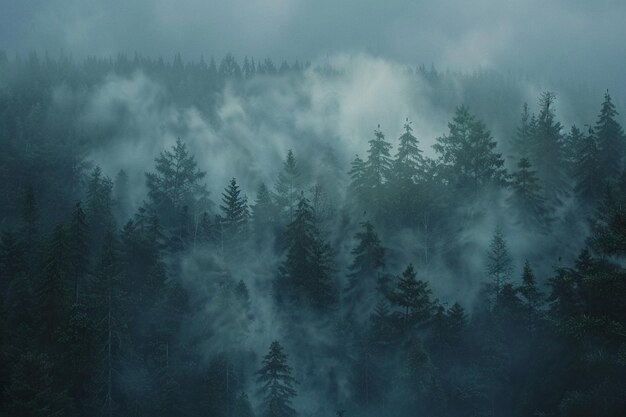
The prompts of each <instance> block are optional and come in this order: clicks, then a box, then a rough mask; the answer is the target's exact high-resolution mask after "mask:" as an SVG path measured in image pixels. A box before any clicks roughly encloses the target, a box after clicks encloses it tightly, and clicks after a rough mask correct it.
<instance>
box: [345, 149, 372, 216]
mask: <svg viewBox="0 0 626 417" xmlns="http://www.w3.org/2000/svg"><path fill="white" fill-rule="evenodd" d="M348 175H349V176H350V185H349V186H348V192H349V193H350V195H351V196H352V199H353V201H354V202H356V203H358V204H357V207H356V208H359V205H360V206H364V207H365V208H367V206H366V204H367V198H368V195H369V194H368V190H367V183H366V166H365V162H364V161H363V160H362V159H361V158H359V155H356V156H355V157H354V160H353V161H352V163H351V168H350V171H349V172H348Z"/></svg>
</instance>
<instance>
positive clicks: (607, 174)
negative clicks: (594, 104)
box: [595, 90, 626, 182]
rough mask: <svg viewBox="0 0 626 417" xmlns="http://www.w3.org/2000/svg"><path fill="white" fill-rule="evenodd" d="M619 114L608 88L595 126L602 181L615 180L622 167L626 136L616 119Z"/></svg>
mask: <svg viewBox="0 0 626 417" xmlns="http://www.w3.org/2000/svg"><path fill="white" fill-rule="evenodd" d="M618 115H619V113H618V112H617V110H616V109H615V105H614V104H613V102H612V100H611V95H610V94H609V92H608V90H607V92H606V93H605V94H604V102H603V103H602V108H601V110H600V114H599V115H598V121H597V122H596V127H595V132H596V136H597V141H598V142H597V143H598V151H599V154H598V164H599V167H600V170H601V172H600V175H601V179H602V181H607V182H613V181H615V179H616V178H617V177H618V175H619V173H620V171H621V167H622V158H623V157H624V151H625V149H626V136H625V135H624V129H622V126H621V125H620V124H619V123H618V122H617V120H616V117H617V116H618Z"/></svg>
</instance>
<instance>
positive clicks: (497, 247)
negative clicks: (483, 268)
mask: <svg viewBox="0 0 626 417" xmlns="http://www.w3.org/2000/svg"><path fill="white" fill-rule="evenodd" d="M511 272H512V262H511V257H510V256H509V250H508V248H507V245H506V242H505V240H504V236H503V234H502V230H501V229H500V228H499V227H498V228H496V231H495V232H494V234H493V237H492V238H491V242H490V243H489V252H488V254H487V274H488V276H489V278H490V279H491V284H492V285H493V292H494V294H495V299H496V305H497V304H498V301H499V297H500V294H501V292H502V288H503V286H504V284H505V283H506V282H507V281H508V280H509V279H510V277H511Z"/></svg>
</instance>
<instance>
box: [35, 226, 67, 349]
mask: <svg viewBox="0 0 626 417" xmlns="http://www.w3.org/2000/svg"><path fill="white" fill-rule="evenodd" d="M70 274H71V263H70V244H69V239H68V236H67V232H66V230H65V228H64V227H63V226H62V225H58V226H57V227H56V228H55V229H54V232H53V234H52V237H51V239H50V242H49V244H48V250H47V254H46V258H45V265H44V274H43V278H42V280H41V282H40V283H39V285H38V286H37V289H36V292H35V299H36V315H37V320H38V324H37V326H38V328H39V331H40V332H41V334H42V340H43V341H44V342H46V343H49V344H51V345H52V344H53V343H54V342H55V340H54V337H55V336H54V333H55V331H56V329H57V328H58V327H59V326H60V325H61V324H63V323H65V320H66V319H67V317H68V313H69V311H70V306H71V305H72V295H73V294H72V290H71V288H72V281H71V276H70Z"/></svg>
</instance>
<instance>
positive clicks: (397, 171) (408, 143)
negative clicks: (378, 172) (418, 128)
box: [393, 119, 424, 183]
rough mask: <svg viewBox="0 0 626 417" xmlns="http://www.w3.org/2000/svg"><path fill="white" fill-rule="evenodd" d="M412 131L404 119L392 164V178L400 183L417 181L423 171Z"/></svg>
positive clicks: (422, 160) (422, 163) (422, 158)
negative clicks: (402, 129) (402, 131)
mask: <svg viewBox="0 0 626 417" xmlns="http://www.w3.org/2000/svg"><path fill="white" fill-rule="evenodd" d="M412 131H413V129H412V128H411V122H409V119H406V123H405V124H404V133H403V134H402V136H400V138H399V139H398V142H399V145H398V152H397V154H396V158H395V160H394V162H393V177H394V178H395V179H396V180H397V181H399V182H401V183H413V182H415V181H417V180H419V179H420V177H421V174H422V172H423V169H424V157H423V156H422V151H421V149H420V148H419V142H418V141H417V138H416V137H415V136H413V134H412V133H411V132H412Z"/></svg>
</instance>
